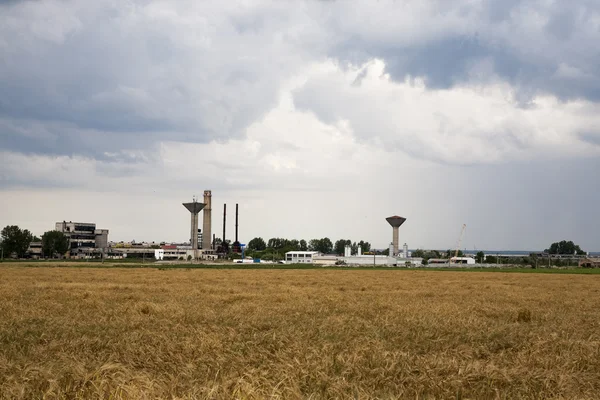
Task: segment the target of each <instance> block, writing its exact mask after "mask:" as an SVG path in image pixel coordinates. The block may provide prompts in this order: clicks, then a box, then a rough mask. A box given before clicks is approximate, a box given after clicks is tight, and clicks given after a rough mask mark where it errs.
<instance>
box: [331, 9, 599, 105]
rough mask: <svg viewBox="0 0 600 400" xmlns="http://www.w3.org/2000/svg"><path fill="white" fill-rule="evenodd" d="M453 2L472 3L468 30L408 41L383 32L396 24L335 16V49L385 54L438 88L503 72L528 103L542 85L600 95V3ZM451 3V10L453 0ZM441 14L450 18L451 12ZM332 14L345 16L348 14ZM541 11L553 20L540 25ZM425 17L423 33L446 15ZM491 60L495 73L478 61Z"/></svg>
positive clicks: (353, 57)
mask: <svg viewBox="0 0 600 400" xmlns="http://www.w3.org/2000/svg"><path fill="white" fill-rule="evenodd" d="M451 4H452V7H455V8H456V9H460V7H462V8H464V9H465V10H467V11H468V12H465V13H464V14H465V15H464V17H463V18H464V24H465V25H464V29H462V31H461V30H457V29H455V30H454V31H452V30H448V32H446V33H444V34H442V35H439V36H434V37H431V38H429V39H427V40H425V41H423V40H419V37H420V35H419V33H415V39H416V40H414V41H412V42H410V41H409V42H406V41H405V40H381V38H380V36H379V35H376V34H375V32H378V29H379V30H381V31H384V32H385V30H386V29H388V30H390V31H391V29H392V27H391V26H375V25H370V26H369V27H368V29H363V31H362V32H360V33H357V32H354V31H353V30H352V26H345V25H343V24H341V23H339V22H335V23H332V24H331V25H332V26H334V27H336V28H337V29H338V31H337V35H338V37H340V38H344V39H343V40H340V41H339V42H338V43H337V44H336V45H335V47H334V48H333V50H332V54H334V55H335V56H336V57H338V58H340V59H342V60H346V61H349V62H353V63H359V64H360V63H363V62H365V61H367V60H368V59H370V58H373V57H377V58H381V59H383V60H385V62H386V66H387V71H388V72H389V73H390V74H391V76H392V77H393V78H394V79H396V80H399V81H402V80H404V79H405V77H406V76H407V75H411V76H421V77H424V79H425V80H426V82H427V84H428V86H430V87H432V88H450V87H453V86H457V85H461V84H464V83H469V82H473V80H474V79H484V80H489V79H494V78H495V77H494V75H497V76H499V77H500V78H501V79H503V80H505V81H507V82H509V83H511V85H513V86H514V87H515V90H516V91H517V92H519V94H518V95H519V96H520V97H521V98H523V99H524V103H526V102H527V98H530V97H531V96H532V95H534V94H535V93H550V94H554V95H557V96H558V97H560V98H561V99H564V100H566V99H574V98H585V99H589V100H592V101H599V100H600V54H598V53H597V52H593V51H592V49H593V48H594V47H595V43H597V42H598V40H599V39H600V31H599V30H598V28H597V27H596V28H594V24H596V22H594V21H595V20H594V17H595V18H598V17H599V16H600V3H598V2H594V1H583V2H577V3H574V4H571V3H565V2H555V3H552V4H549V3H547V2H523V1H519V0H514V1H488V2H484V3H483V6H482V8H481V9H477V6H473V5H466V4H462V3H461V2H454V3H451ZM438 6H439V7H442V6H441V5H438ZM446 7H447V8H446V9H445V10H446V13H447V12H448V10H449V9H451V6H448V5H446ZM535 14H538V15H537V16H536V15H535ZM440 15H442V16H441V17H439V18H444V17H443V16H444V13H443V12H441V11H440ZM332 18H333V19H336V18H339V19H342V18H344V15H343V13H342V14H336V15H334V16H333V17H332ZM534 19H537V20H539V19H546V20H547V22H546V24H544V25H542V26H541V28H538V26H539V22H538V21H534ZM422 22H423V28H422V29H423V33H425V32H426V30H427V29H430V28H431V27H430V24H436V23H439V21H437V20H436V19H434V16H433V15H431V20H423V21H422ZM365 23H366V24H368V21H365ZM398 39H401V38H398ZM484 61H485V62H489V63H491V65H492V70H491V71H489V74H488V75H487V76H479V77H477V78H474V77H473V75H472V74H471V68H472V67H473V66H474V65H476V64H477V63H480V62H484ZM561 65H571V66H572V67H575V68H577V69H578V70H580V71H581V72H582V76H579V77H577V76H571V77H569V78H568V79H566V78H559V77H556V76H555V73H556V71H557V70H558V69H559V67H560V66H561ZM583 75H585V77H584V76H583Z"/></svg>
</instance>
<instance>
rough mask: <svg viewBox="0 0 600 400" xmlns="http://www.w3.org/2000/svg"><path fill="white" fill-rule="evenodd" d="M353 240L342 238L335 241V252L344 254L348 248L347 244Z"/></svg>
mask: <svg viewBox="0 0 600 400" xmlns="http://www.w3.org/2000/svg"><path fill="white" fill-rule="evenodd" d="M351 243H352V242H351V241H350V240H348V239H340V240H337V241H336V242H335V245H334V246H333V250H334V252H335V254H337V255H340V256H341V255H343V254H344V250H345V249H346V246H347V245H350V244H351Z"/></svg>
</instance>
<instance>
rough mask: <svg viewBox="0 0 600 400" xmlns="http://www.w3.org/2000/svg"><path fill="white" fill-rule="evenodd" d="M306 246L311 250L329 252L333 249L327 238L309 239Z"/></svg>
mask: <svg viewBox="0 0 600 400" xmlns="http://www.w3.org/2000/svg"><path fill="white" fill-rule="evenodd" d="M308 248H309V250H311V251H318V252H320V253H323V254H330V253H331V252H332V251H333V243H332V242H331V239H329V238H322V239H311V241H310V242H309V243H308Z"/></svg>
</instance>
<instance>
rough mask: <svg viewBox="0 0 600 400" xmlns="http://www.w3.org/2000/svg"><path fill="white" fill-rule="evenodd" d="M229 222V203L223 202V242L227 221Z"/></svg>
mask: <svg viewBox="0 0 600 400" xmlns="http://www.w3.org/2000/svg"><path fill="white" fill-rule="evenodd" d="M226 222H227V204H223V243H225V223H226Z"/></svg>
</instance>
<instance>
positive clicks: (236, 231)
mask: <svg viewBox="0 0 600 400" xmlns="http://www.w3.org/2000/svg"><path fill="white" fill-rule="evenodd" d="M235 241H236V243H239V242H238V204H237V203H235Z"/></svg>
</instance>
